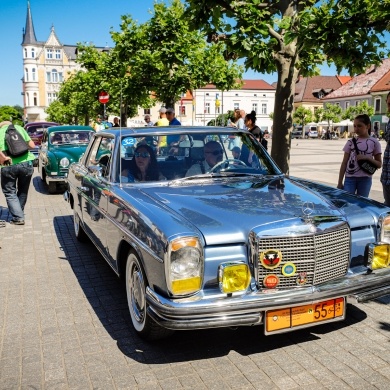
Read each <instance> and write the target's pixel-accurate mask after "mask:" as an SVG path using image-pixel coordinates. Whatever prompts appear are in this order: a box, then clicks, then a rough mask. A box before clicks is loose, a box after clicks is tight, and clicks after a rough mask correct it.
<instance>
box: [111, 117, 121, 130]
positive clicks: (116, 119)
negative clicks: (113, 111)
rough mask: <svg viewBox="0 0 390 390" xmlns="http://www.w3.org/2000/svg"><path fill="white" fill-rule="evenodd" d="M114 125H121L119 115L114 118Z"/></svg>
mask: <svg viewBox="0 0 390 390" xmlns="http://www.w3.org/2000/svg"><path fill="white" fill-rule="evenodd" d="M112 127H120V124H119V118H118V117H117V116H116V117H115V118H114V124H113V125H112Z"/></svg>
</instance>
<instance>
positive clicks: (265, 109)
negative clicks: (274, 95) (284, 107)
mask: <svg viewBox="0 0 390 390" xmlns="http://www.w3.org/2000/svg"><path fill="white" fill-rule="evenodd" d="M261 113H262V114H263V115H264V114H267V103H261Z"/></svg>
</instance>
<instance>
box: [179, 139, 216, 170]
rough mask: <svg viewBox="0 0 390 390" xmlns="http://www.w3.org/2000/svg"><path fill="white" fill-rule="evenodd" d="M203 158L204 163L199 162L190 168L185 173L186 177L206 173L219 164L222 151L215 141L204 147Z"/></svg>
mask: <svg viewBox="0 0 390 390" xmlns="http://www.w3.org/2000/svg"><path fill="white" fill-rule="evenodd" d="M204 158H205V161H204V162H203V161H200V162H199V163H196V164H194V165H192V166H191V168H190V169H189V170H188V171H187V173H186V177H187V176H195V175H200V174H202V173H205V172H208V171H209V170H210V169H211V168H213V167H214V166H215V165H217V164H218V163H220V162H221V161H222V159H223V150H222V146H221V144H220V143H219V142H217V141H209V142H207V144H206V145H205V146H204Z"/></svg>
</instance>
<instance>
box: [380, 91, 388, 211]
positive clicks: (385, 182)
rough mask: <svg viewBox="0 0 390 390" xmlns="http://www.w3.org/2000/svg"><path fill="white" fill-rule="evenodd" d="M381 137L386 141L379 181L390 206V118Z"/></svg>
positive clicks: (386, 202) (386, 203)
mask: <svg viewBox="0 0 390 390" xmlns="http://www.w3.org/2000/svg"><path fill="white" fill-rule="evenodd" d="M386 104H387V116H390V92H389V93H388V94H387V97H386ZM383 138H384V139H385V141H386V149H385V152H384V154H383V167H382V174H381V183H382V187H383V197H384V199H385V201H384V203H385V205H386V206H390V120H389V121H388V122H387V125H386V129H385V132H384V134H383Z"/></svg>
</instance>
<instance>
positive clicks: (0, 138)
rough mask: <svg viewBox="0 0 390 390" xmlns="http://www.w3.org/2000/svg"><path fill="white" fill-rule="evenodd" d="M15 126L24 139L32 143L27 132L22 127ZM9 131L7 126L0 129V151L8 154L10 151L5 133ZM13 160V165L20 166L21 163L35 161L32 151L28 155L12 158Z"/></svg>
mask: <svg viewBox="0 0 390 390" xmlns="http://www.w3.org/2000/svg"><path fill="white" fill-rule="evenodd" d="M14 126H15V129H16V130H18V132H19V133H20V135H21V136H22V137H23V139H24V140H25V141H26V142H27V143H28V142H30V141H31V138H30V136H29V135H28V133H27V131H26V130H25V129H24V128H23V127H22V126H19V125H14ZM7 129H8V125H5V126H3V127H1V128H0V150H1V151H5V152H6V154H7V151H8V146H7V144H6V142H5V132H6V131H7ZM11 158H12V165H15V164H19V163H22V162H26V161H33V160H34V159H35V157H34V155H33V154H32V153H31V152H30V151H28V152H27V153H25V154H23V155H21V156H18V157H11Z"/></svg>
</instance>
